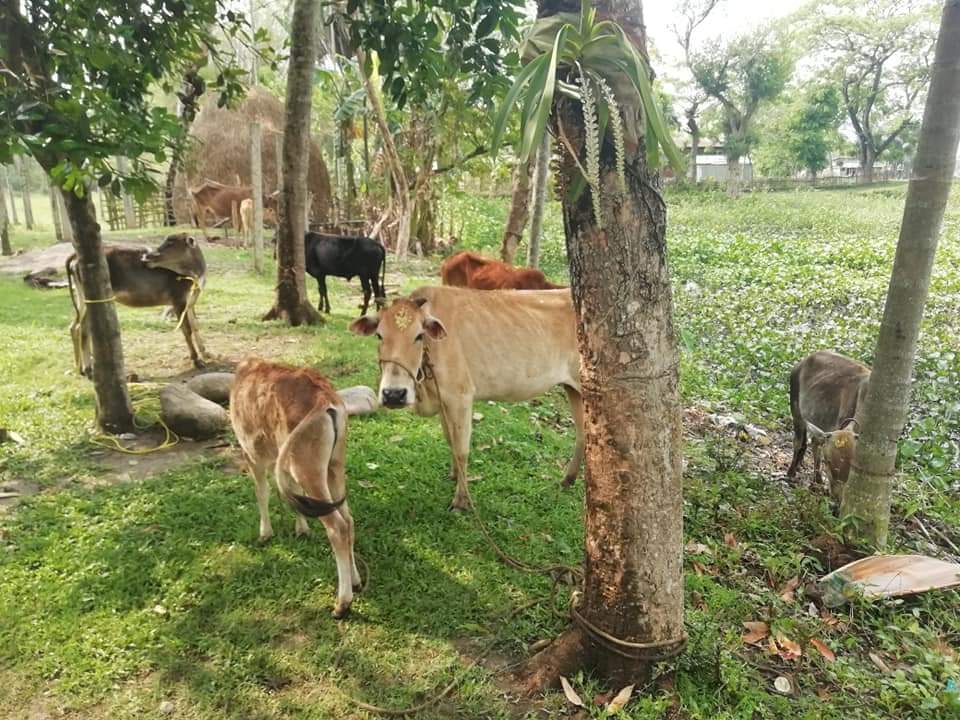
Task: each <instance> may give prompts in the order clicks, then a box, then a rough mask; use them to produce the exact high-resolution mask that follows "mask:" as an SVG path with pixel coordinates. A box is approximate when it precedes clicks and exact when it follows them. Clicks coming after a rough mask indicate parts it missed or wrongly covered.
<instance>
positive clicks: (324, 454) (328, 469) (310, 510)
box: [230, 358, 360, 618]
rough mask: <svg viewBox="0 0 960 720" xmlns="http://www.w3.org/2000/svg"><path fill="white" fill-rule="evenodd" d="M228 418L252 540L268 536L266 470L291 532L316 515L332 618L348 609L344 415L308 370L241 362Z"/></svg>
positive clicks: (350, 575) (353, 574)
mask: <svg viewBox="0 0 960 720" xmlns="http://www.w3.org/2000/svg"><path fill="white" fill-rule="evenodd" d="M230 420H231V422H232V423H233V429H234V432H235V433H236V435H237V441H238V442H239V443H240V447H241V449H242V451H243V456H244V460H246V463H247V466H248V467H249V468H250V472H251V474H252V475H253V478H254V482H255V492H256V496H257V508H258V510H259V511H260V540H261V541H265V540H268V539H269V538H270V537H272V536H273V528H272V527H271V525H270V515H269V512H268V509H269V508H268V506H269V503H270V485H269V483H268V482H267V468H268V467H269V466H271V465H272V466H273V471H274V478H275V480H276V483H277V488H278V489H279V491H280V496H281V497H282V498H283V499H284V500H286V502H287V503H288V504H289V505H290V506H291V507H292V508H293V510H294V512H296V513H297V523H296V532H297V534H298V535H302V534H304V533H307V532H309V527H308V526H307V517H317V518H320V521H321V522H322V523H323V526H324V528H325V529H326V531H327V538H328V539H329V540H330V546H331V547H332V548H333V554H334V557H335V558H336V561H337V579H338V582H337V602H336V605H335V606H334V609H333V616H334V617H337V618H339V617H342V616H343V615H346V614H347V612H349V610H350V604H351V603H352V602H353V590H354V589H355V588H357V589H359V587H360V573H359V572H358V571H357V563H356V560H355V558H354V554H353V538H354V528H353V517H352V516H351V515H350V508H349V506H348V505H347V479H346V472H345V465H344V460H345V457H346V447H347V411H346V408H345V407H344V404H343V401H342V400H341V399H340V396H339V395H337V392H336V390H334V388H333V386H332V385H331V384H330V383H329V381H328V380H327V379H326V378H325V377H323V376H322V375H320V373H318V372H316V371H314V370H311V369H309V368H294V367H289V366H287V365H278V364H275V363H271V362H267V361H266V360H260V359H258V358H248V359H247V360H244V361H243V362H241V363H240V365H238V366H237V371H236V376H235V378H234V382H233V387H232V388H231V390H230Z"/></svg>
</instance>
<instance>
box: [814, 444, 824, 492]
mask: <svg viewBox="0 0 960 720" xmlns="http://www.w3.org/2000/svg"><path fill="white" fill-rule="evenodd" d="M812 450H813V482H814V483H816V484H817V485H820V484H821V483H823V475H822V474H821V472H820V464H821V460H822V459H823V445H821V444H819V443H816V442H815V443H813V448H812Z"/></svg>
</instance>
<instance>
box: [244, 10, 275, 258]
mask: <svg viewBox="0 0 960 720" xmlns="http://www.w3.org/2000/svg"><path fill="white" fill-rule="evenodd" d="M250 29H251V31H252V32H254V33H256V31H257V20H256V11H255V9H254V0H250ZM258 72H259V63H258V62H257V53H256V51H254V53H253V67H252V69H251V73H250V75H251V77H250V84H251V86H253V87H256V85H257V79H258V78H257V75H258ZM262 149H263V128H262V127H261V125H260V121H259V120H254V121H253V122H252V123H251V124H250V184H251V185H252V186H253V227H252V228H249V232H250V233H251V238H250V239H251V240H252V242H253V270H254V272H256V273H257V274H260V273H262V272H263V155H262ZM278 167H279V164H278Z"/></svg>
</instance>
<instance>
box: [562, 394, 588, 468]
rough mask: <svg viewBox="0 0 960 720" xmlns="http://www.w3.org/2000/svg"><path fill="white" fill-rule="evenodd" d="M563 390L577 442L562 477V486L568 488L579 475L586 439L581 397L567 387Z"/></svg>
mask: <svg viewBox="0 0 960 720" xmlns="http://www.w3.org/2000/svg"><path fill="white" fill-rule="evenodd" d="M563 389H564V390H566V391H567V399H568V400H569V401H570V413H571V414H572V415H573V424H574V427H575V428H576V431H577V440H576V443H575V444H574V446H573V457H572V458H570V463H569V464H568V465H567V471H566V472H565V473H564V476H563V484H564V486H565V487H569V486H571V485H573V483H575V482H576V481H577V475H579V474H580V466H581V465H583V453H584V448H585V447H586V438H585V436H584V430H583V396H582V395H581V394H580V393H579V392H578V391H577V390H576V389H574V388H572V387H570V386H569V385H564V386H563Z"/></svg>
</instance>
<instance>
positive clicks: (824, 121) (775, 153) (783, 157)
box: [754, 84, 841, 176]
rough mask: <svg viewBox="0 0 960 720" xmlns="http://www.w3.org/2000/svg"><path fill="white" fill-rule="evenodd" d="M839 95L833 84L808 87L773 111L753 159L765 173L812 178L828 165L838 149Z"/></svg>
mask: <svg viewBox="0 0 960 720" xmlns="http://www.w3.org/2000/svg"><path fill="white" fill-rule="evenodd" d="M840 119H841V111H840V92H839V90H838V89H837V88H836V86H834V85H830V84H824V85H811V86H809V87H807V88H806V89H805V90H803V91H800V92H798V93H796V95H795V96H794V97H793V98H792V99H791V100H790V102H787V103H784V104H782V105H781V106H779V107H777V108H776V109H774V111H773V112H772V113H771V117H770V118H769V120H768V121H767V122H764V123H762V127H761V128H760V131H759V135H760V137H761V141H760V144H759V148H758V150H757V152H756V153H755V157H754V160H755V162H756V164H757V166H758V167H759V168H760V170H761V171H762V172H763V173H764V174H769V175H776V176H790V175H793V174H795V173H796V172H797V171H799V170H806V171H807V172H808V173H809V174H810V175H811V176H813V175H816V174H817V173H818V172H820V171H821V170H822V169H823V168H825V167H826V166H827V163H828V162H829V157H830V151H831V149H833V148H834V147H836V146H837V144H838V142H839V139H840V138H839V135H838V133H837V128H838V126H839V124H840Z"/></svg>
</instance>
